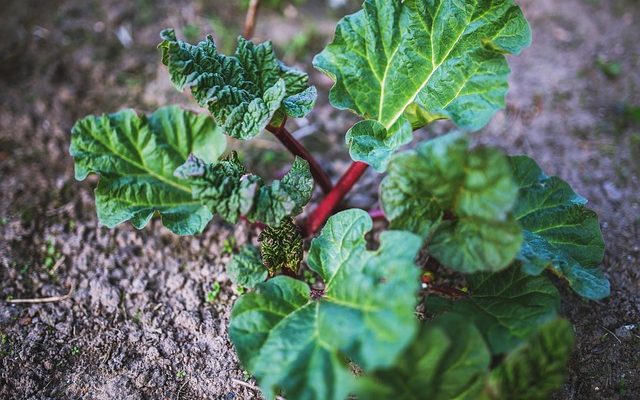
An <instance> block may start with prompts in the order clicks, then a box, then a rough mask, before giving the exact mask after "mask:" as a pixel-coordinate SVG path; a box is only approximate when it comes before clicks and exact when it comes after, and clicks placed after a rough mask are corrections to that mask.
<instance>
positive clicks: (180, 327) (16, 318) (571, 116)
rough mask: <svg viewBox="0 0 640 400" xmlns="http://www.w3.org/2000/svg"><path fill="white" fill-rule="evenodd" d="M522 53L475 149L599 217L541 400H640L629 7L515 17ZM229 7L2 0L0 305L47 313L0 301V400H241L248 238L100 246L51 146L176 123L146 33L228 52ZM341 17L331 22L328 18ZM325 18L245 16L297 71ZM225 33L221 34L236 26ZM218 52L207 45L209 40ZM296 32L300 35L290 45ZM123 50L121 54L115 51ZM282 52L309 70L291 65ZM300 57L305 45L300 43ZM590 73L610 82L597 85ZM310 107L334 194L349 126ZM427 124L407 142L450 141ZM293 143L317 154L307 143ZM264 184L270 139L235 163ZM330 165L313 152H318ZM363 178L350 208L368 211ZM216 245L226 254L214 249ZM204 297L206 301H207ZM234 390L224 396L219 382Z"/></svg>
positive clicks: (83, 187) (64, 153)
mask: <svg viewBox="0 0 640 400" xmlns="http://www.w3.org/2000/svg"><path fill="white" fill-rule="evenodd" d="M519 3H520V4H521V5H522V6H523V8H524V9H525V11H526V14H527V16H528V18H529V19H530V21H531V23H532V26H533V29H534V45H533V47H532V48H531V49H529V50H527V51H525V52H524V53H523V55H522V56H521V57H514V58H512V59H511V62H512V66H513V76H512V78H511V86H512V90H511V92H510V94H509V97H508V108H507V110H506V111H504V112H501V113H499V114H498V115H497V116H496V117H495V118H494V120H493V122H492V123H491V124H490V125H489V126H488V127H487V128H486V129H485V130H484V131H483V132H482V134H481V135H478V140H479V142H481V143H489V144H494V145H498V146H500V147H503V148H504V149H506V150H508V151H509V152H510V153H526V154H529V155H531V156H533V157H535V158H537V159H538V160H539V161H540V163H541V164H542V165H543V166H544V168H545V169H546V170H547V171H548V172H549V173H552V174H557V175H560V176H561V177H563V178H564V179H566V180H568V181H569V182H570V183H571V184H572V185H573V186H574V188H576V190H577V191H578V192H579V193H581V194H583V195H584V196H585V197H587V198H588V199H590V201H591V206H592V207H593V208H594V209H595V210H596V211H598V213H599V214H600V216H601V224H602V228H603V232H604V235H605V238H606V241H607V254H606V257H605V261H604V264H603V268H604V269H605V271H606V273H607V275H608V277H609V278H610V279H611V282H612V297H611V298H610V299H606V300H604V301H601V302H587V301H583V300H581V299H579V298H578V297H576V296H575V295H573V294H571V293H570V292H569V291H567V290H563V314H564V315H566V316H567V317H568V318H569V319H571V321H572V322H573V323H574V325H575V331H576V335H577V347H576V351H575V355H574V357H573V360H572V363H571V366H570V370H569V373H568V380H567V384H566V385H565V387H564V388H563V390H562V391H560V392H559V393H558V395H557V396H556V397H557V398H558V399H579V400H581V399H640V394H639V393H640V290H638V289H640V288H639V286H640V283H639V282H640V276H639V275H640V272H639V269H638V259H639V258H640V239H639V237H640V236H639V231H640V213H639V208H640V181H639V176H638V175H639V174H638V172H639V171H640V121H638V120H634V119H633V118H632V117H630V116H628V113H625V109H627V108H628V107H629V106H634V105H635V106H638V105H640V92H639V91H638V86H639V85H640V43H638V39H639V38H640V4H639V3H638V2H636V1H632V0H611V1H607V2H605V1H597V0H565V1H563V2H557V1H553V0H522V1H520V2H519ZM228 4H230V2H222V1H218V0H213V1H204V0H198V1H188V0H177V1H169V0H162V1H151V0H136V1H128V2H122V1H116V0H105V1H98V0H87V1H73V0H50V1H47V2H42V1H37V0H5V1H3V4H2V6H1V7H0V37H1V38H2V40H1V41H0V90H1V93H2V96H0V299H3V300H4V299H7V298H34V297H46V296H58V295H64V294H66V293H68V292H69V291H70V290H71V295H70V296H69V298H68V299H66V300H63V301H59V302H56V303H50V304H38V305H30V306H25V305H11V304H8V303H6V302H4V301H0V365H1V369H0V398H2V399H59V398H60V399H63V398H64V399H80V398H82V399H112V398H118V399H146V398H153V399H169V398H171V399H175V398H183V399H205V398H207V399H210V398H213V399H225V400H227V399H229V400H230V399H250V398H256V397H257V393H255V392H254V391H252V390H250V389H247V388H246V387H243V386H241V385H239V384H238V383H237V381H238V380H239V381H246V380H247V379H248V378H247V376H246V375H245V374H244V373H243V370H242V368H241V367H240V366H239V365H238V362H237V358H236V356H235V354H234V352H233V349H232V347H231V345H230V343H229V340H228V338H227V335H226V328H227V323H228V316H229V310H230V306H231V304H232V303H233V301H234V299H235V298H236V297H237V291H236V288H234V287H232V285H231V284H230V282H229V281H228V279H227V278H226V275H225V272H224V265H225V264H226V262H227V261H228V259H229V254H227V253H226V252H225V250H224V249H225V248H228V247H233V246H234V245H235V247H236V248H237V247H238V246H240V245H242V244H243V243H245V242H247V241H255V232H254V231H252V230H251V229H250V228H249V227H246V226H238V227H231V226H228V225H226V224H223V223H221V222H214V223H212V224H211V225H210V226H209V228H208V229H207V231H206V233H205V234H203V235H202V236H199V237H195V238H178V237H175V236H173V235H171V234H170V233H169V232H168V231H166V230H165V229H164V228H162V227H161V226H160V224H159V223H157V222H156V223H152V224H151V226H150V227H148V228H146V229H144V230H142V231H136V230H134V229H133V228H132V227H131V226H129V225H126V224H125V225H122V226H120V227H118V228H117V229H114V230H108V229H106V228H104V227H99V226H98V224H97V222H96V218H95V209H94V206H93V199H92V193H91V190H92V187H93V185H95V180H93V181H89V182H83V183H78V182H76V181H74V180H73V173H72V170H73V163H72V160H71V158H70V157H69V156H68V150H67V149H68V144H69V134H68V132H69V129H70V127H71V126H72V124H73V122H74V121H75V120H76V119H78V118H80V117H82V116H84V115H86V114H90V113H100V112H111V111H116V110H118V109H120V108H123V107H135V108H138V109H141V110H145V111H151V110H152V109H153V108H155V107H157V106H158V105H163V104H169V103H175V102H177V103H183V104H189V99H188V97H187V96H185V95H182V94H179V93H177V92H175V91H174V90H173V89H172V88H171V86H170V84H169V81H168V77H167V75H166V72H165V71H164V69H163V68H161V66H160V62H159V58H158V54H157V50H156V49H155V46H156V44H157V42H158V32H159V30H160V29H162V28H163V27H168V26H174V27H179V28H182V31H183V32H187V33H188V32H193V31H194V29H195V31H196V33H197V34H198V36H202V35H203V34H205V33H209V32H211V31H212V30H215V32H216V33H217V34H218V35H217V38H219V39H221V40H223V41H224V42H226V43H229V38H232V37H233V36H234V35H235V33H236V32H239V26H238V25H239V23H240V22H242V18H241V16H240V15H239V14H238V13H237V11H234V9H233V7H230V6H229V5H228ZM342 12H344V11H342ZM339 14H340V11H337V12H327V11H326V9H325V7H323V5H322V4H318V2H315V3H314V4H313V5H310V6H305V7H303V8H299V9H297V10H296V9H293V8H287V9H286V10H285V12H284V13H273V12H269V13H266V14H263V15H262V16H261V20H260V24H259V26H258V30H257V35H258V37H260V38H267V37H269V38H273V39H274V41H275V42H276V44H277V45H278V47H279V48H280V49H282V50H283V51H284V52H285V53H286V58H287V61H288V62H293V61H298V62H300V63H301V66H303V67H305V69H307V70H308V71H311V68H310V67H309V66H308V62H309V60H310V58H311V56H312V55H313V54H314V53H315V52H316V51H318V50H319V49H320V48H322V46H323V45H324V43H326V41H327V40H328V38H329V36H330V34H331V32H332V29H333V25H334V22H335V18H336V16H338V15H339ZM234 24H235V25H234ZM221 32H222V33H221ZM301 32H303V34H301ZM127 36H130V40H128V39H129V38H128V37H127ZM292 38H296V39H297V40H298V41H300V42H302V43H303V44H306V45H307V47H309V48H310V49H311V50H310V51H309V52H301V51H300V50H299V49H298V47H296V45H295V44H294V45H291V41H292ZM303 39H304V40H303ZM599 60H604V61H607V62H617V63H619V65H620V68H621V72H620V74H619V75H617V76H614V75H616V74H609V75H611V76H609V77H608V76H607V74H605V73H604V72H603V68H602V67H600V66H599V65H598V64H599ZM312 76H313V79H314V80H315V82H316V83H317V84H318V85H319V86H320V88H321V93H322V94H321V98H322V99H324V100H321V102H320V106H319V107H318V109H317V110H316V111H314V113H313V114H312V115H311V116H310V117H309V118H308V120H304V121H299V122H298V123H297V124H295V125H292V129H294V130H297V134H298V135H302V136H305V139H304V142H305V143H306V144H308V145H309V147H311V148H312V149H314V150H315V151H317V152H318V154H320V156H321V161H322V162H323V164H324V165H325V167H326V168H327V169H328V170H329V171H330V173H331V174H332V175H334V176H337V175H338V174H339V173H340V172H342V171H343V170H344V169H345V166H346V165H347V163H348V155H347V154H346V152H345V151H344V150H336V149H338V148H339V147H338V145H341V143H342V136H341V135H342V133H343V132H344V131H345V130H346V128H347V127H348V126H349V124H350V123H352V122H353V120H354V119H353V117H352V116H349V115H345V114H344V113H340V112H336V111H333V110H332V109H331V108H330V107H327V106H326V90H327V89H328V82H327V80H326V79H325V78H323V77H322V76H321V75H320V74H318V73H313V74H312ZM449 128H450V126H449V125H448V124H446V123H443V124H437V125H436V126H434V127H433V128H431V129H429V130H428V131H426V132H424V133H423V134H421V135H419V136H420V137H426V136H431V135H433V134H435V133H438V132H442V131H444V130H446V129H449ZM309 133H315V135H310V136H306V135H307V134H309ZM233 145H234V146H236V147H239V148H242V149H248V150H249V153H250V151H251V150H252V149H253V154H259V155H260V157H259V158H257V157H253V158H252V157H248V159H249V161H250V163H252V164H254V165H255V164H257V163H258V162H262V163H264V162H267V167H264V164H261V165H262V167H260V168H261V169H259V168H257V169H256V171H257V172H260V171H262V172H263V175H268V174H270V173H272V174H277V173H278V170H279V169H280V168H281V167H282V166H283V165H284V164H285V163H286V162H288V161H290V158H289V157H288V156H286V155H285V154H284V153H282V152H281V151H280V149H279V147H278V144H277V143H275V142H274V141H273V140H272V139H271V138H270V137H269V136H264V137H261V138H259V139H258V140H256V141H252V142H251V143H249V144H239V143H234V144H233ZM329 149H331V151H328V150H329ZM378 179H379V177H377V176H375V175H374V174H369V175H367V177H366V178H365V179H364V181H363V182H362V183H361V184H360V185H359V189H358V194H355V195H353V196H351V198H350V200H349V201H350V205H352V206H360V207H370V206H371V204H372V203H374V202H375V198H376V183H377V181H378ZM230 238H234V240H230ZM214 282H219V283H220V285H221V288H222V290H221V293H220V295H219V296H218V298H217V300H216V301H215V302H213V303H207V302H206V301H205V296H206V293H207V292H208V291H209V290H210V288H211V286H212V285H213V284H214ZM234 380H236V381H234Z"/></svg>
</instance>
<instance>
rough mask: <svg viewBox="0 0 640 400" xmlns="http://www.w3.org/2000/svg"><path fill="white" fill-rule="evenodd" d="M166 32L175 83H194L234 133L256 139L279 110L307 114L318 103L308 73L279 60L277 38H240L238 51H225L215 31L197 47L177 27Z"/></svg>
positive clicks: (165, 49) (165, 59)
mask: <svg viewBox="0 0 640 400" xmlns="http://www.w3.org/2000/svg"><path fill="white" fill-rule="evenodd" d="M161 37H162V39H163V41H162V43H160V45H159V46H158V47H160V48H161V49H162V63H163V64H165V65H166V66H167V67H168V69H169V74H170V75H171V80H172V82H173V83H174V85H175V86H176V87H177V88H178V89H179V90H184V88H186V87H189V88H191V92H192V93H193V96H194V97H195V99H196V100H197V101H198V103H199V104H200V105H201V106H203V107H207V108H208V109H209V111H210V112H211V114H212V115H213V116H214V118H215V120H216V121H217V122H218V124H220V126H222V127H223V129H224V131H225V133H226V134H227V135H229V136H232V137H234V138H237V139H250V138H253V137H255V136H257V135H258V134H260V132H262V130H263V129H264V128H265V127H266V126H267V125H268V124H269V122H270V121H271V120H272V118H273V117H274V115H275V114H276V112H278V111H279V110H281V111H283V112H286V113H287V114H288V115H289V116H292V117H296V118H301V117H304V116H305V115H306V114H308V113H309V112H310V111H311V109H312V108H313V106H314V104H315V100H316V96H317V92H316V89H315V88H314V87H308V81H309V77H308V76H307V74H305V73H302V72H300V71H297V70H295V69H293V68H290V67H287V66H285V65H284V64H282V63H281V62H280V61H278V59H277V58H276V55H275V53H274V51H273V46H272V45H271V42H265V43H262V44H258V45H255V44H253V43H252V42H250V41H248V40H246V39H243V38H242V37H239V38H238V47H237V49H236V52H235V54H234V55H233V56H225V55H223V54H219V53H218V51H217V49H216V46H215V43H214V42H213V38H211V36H209V37H208V38H207V39H206V40H205V41H202V42H200V43H198V44H197V45H195V46H194V45H191V44H189V43H185V42H183V41H182V40H178V39H177V38H176V34H175V32H174V31H173V30H172V29H166V30H164V31H162V33H161Z"/></svg>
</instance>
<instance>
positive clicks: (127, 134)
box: [70, 107, 226, 235]
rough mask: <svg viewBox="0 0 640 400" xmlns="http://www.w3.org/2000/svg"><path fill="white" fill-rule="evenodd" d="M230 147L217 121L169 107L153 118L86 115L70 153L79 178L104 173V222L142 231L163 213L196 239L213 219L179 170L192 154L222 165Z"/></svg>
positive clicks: (100, 201) (99, 196) (129, 113)
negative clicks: (221, 159) (219, 160)
mask: <svg viewBox="0 0 640 400" xmlns="http://www.w3.org/2000/svg"><path fill="white" fill-rule="evenodd" d="M225 146H226V139H225V137H224V135H223V134H222V132H221V130H220V129H219V128H218V127H217V126H216V125H215V123H214V122H213V120H212V119H211V118H209V117H207V116H204V115H198V114H193V113H190V112H187V111H183V110H181V109H180V108H178V107H165V108H161V109H159V110H157V111H156V112H155V113H153V114H152V115H151V116H149V117H148V118H147V117H146V116H138V115H137V114H136V113H135V111H133V110H123V111H120V112H118V113H115V114H111V115H103V116H100V117H98V116H89V117H86V118H84V119H82V120H80V121H78V122H77V123H76V124H75V125H74V127H73V129H72V131H71V147H70V152H71V155H72V156H73V157H74V159H75V175H76V179H78V180H84V179H85V178H86V177H87V175H89V174H91V173H95V174H98V175H100V182H99V184H98V187H97V188H96V192H95V194H96V206H97V211H98V219H99V220H100V222H101V223H102V224H104V225H106V226H108V227H113V226H115V225H117V224H120V223H122V222H125V221H129V220H130V221H131V223H132V224H133V225H134V226H135V227H136V228H138V229H141V228H143V227H144V226H145V225H146V224H147V223H148V222H149V220H150V219H151V218H152V217H153V215H154V213H156V212H158V213H159V214H160V215H161V217H162V220H163V223H164V225H165V226H166V227H167V228H169V229H170V230H171V231H172V232H174V233H176V234H179V235H191V234H195V233H199V232H202V230H203V229H204V228H205V226H206V225H207V223H208V222H209V221H210V220H211V217H212V215H211V212H210V211H209V210H208V209H207V208H206V207H204V206H203V205H202V204H201V203H200V202H198V201H194V200H193V198H192V196H191V188H190V187H189V184H188V183H187V182H185V181H183V180H181V179H179V178H177V177H174V176H173V171H174V170H175V169H176V168H177V167H178V166H179V165H180V164H182V163H183V162H184V161H185V160H186V159H187V157H188V156H189V154H191V153H195V154H197V155H199V156H200V157H203V158H204V159H206V160H208V161H209V162H213V161H216V160H217V158H218V157H219V156H220V154H222V152H223V151H224V149H225Z"/></svg>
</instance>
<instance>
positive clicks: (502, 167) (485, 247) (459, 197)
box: [381, 134, 522, 273]
mask: <svg viewBox="0 0 640 400" xmlns="http://www.w3.org/2000/svg"><path fill="white" fill-rule="evenodd" d="M517 191H518V189H517V186H516V185H515V183H514V181H513V178H512V174H511V168H510V165H509V161H508V159H507V157H506V156H504V155H503V154H502V153H501V152H499V151H497V150H493V149H488V148H478V149H474V150H469V143H468V139H467V138H466V136H464V135H462V134H449V135H446V136H443V137H440V138H437V139H434V140H431V141H428V142H425V143H423V144H421V145H419V146H418V148H417V149H416V150H412V151H407V152H404V153H401V154H398V155H396V156H395V157H394V158H393V160H392V162H391V164H390V166H389V175H388V176H387V177H386V178H385V179H384V181H383V182H382V185H381V199H382V208H383V210H384V212H385V215H386V217H387V218H388V219H389V221H391V226H392V227H393V228H394V229H395V228H398V229H406V230H410V231H412V232H415V233H417V234H420V235H422V236H423V237H426V238H428V240H429V246H428V250H429V253H430V254H431V255H433V256H434V257H435V258H436V259H437V260H438V261H440V262H441V263H442V264H444V265H445V266H447V267H450V268H453V269H456V270H458V271H461V272H469V273H470V272H476V271H497V270H500V269H503V268H505V267H507V266H508V265H509V263H510V262H511V261H512V260H513V259H514V258H515V257H516V255H517V253H518V250H519V249H520V245H521V243H522V234H521V229H520V227H519V226H518V223H517V222H516V220H515V218H514V217H513V216H512V214H511V210H512V208H513V206H514V204H515V202H516V198H517Z"/></svg>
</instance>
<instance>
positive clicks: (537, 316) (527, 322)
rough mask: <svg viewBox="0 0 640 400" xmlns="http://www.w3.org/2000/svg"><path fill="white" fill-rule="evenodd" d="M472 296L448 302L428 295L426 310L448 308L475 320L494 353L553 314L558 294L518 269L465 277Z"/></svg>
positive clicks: (519, 340)
mask: <svg viewBox="0 0 640 400" xmlns="http://www.w3.org/2000/svg"><path fill="white" fill-rule="evenodd" d="M467 283H468V285H469V292H470V293H471V295H470V296H469V297H466V298H464V299H463V300H458V301H455V302H454V303H452V304H451V303H449V302H448V301H447V300H444V299H442V298H438V297H434V296H430V297H429V298H428V299H427V310H428V311H429V312H434V313H440V312H444V311H450V312H452V313H454V314H458V315H462V316H463V317H465V318H467V319H468V320H470V321H473V322H475V323H476V325H477V326H478V328H479V329H480V332H482V334H483V335H485V337H486V340H487V343H488V344H489V347H490V348H491V351H492V352H493V353H494V354H500V353H505V352H507V351H509V350H512V349H513V348H515V347H517V346H518V345H520V344H521V343H523V342H524V341H525V340H527V339H528V338H529V336H531V335H532V334H534V333H535V332H536V330H537V329H538V326H540V325H541V324H543V323H545V322H547V321H549V320H551V319H553V318H555V317H556V315H557V312H558V310H559V309H560V295H559V294H558V291H557V289H556V288H555V287H554V286H553V284H552V283H551V282H550V281H549V280H548V279H547V278H546V277H544V276H530V275H527V274H525V273H524V272H522V271H521V270H520V268H515V267H512V268H509V269H507V270H504V271H501V272H497V273H486V272H483V273H477V274H474V275H470V276H468V277H467Z"/></svg>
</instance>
